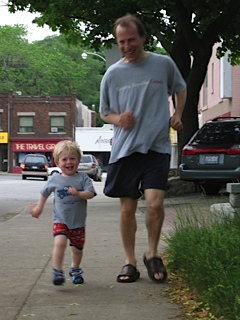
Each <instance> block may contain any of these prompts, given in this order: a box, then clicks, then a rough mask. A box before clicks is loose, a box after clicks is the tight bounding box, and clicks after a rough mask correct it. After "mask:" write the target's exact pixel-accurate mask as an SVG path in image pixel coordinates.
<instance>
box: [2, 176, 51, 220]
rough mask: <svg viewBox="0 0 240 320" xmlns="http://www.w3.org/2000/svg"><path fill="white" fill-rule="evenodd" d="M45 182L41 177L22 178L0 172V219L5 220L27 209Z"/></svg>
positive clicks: (34, 200) (36, 197) (35, 199)
mask: <svg viewBox="0 0 240 320" xmlns="http://www.w3.org/2000/svg"><path fill="white" fill-rule="evenodd" d="M44 183H45V181H44V180H41V179H39V180H38V179H27V180H22V176H21V175H16V174H7V173H1V174H0V221H5V220H8V219H9V218H11V217H12V216H14V215H16V214H17V213H19V212H21V211H22V210H27V207H28V205H30V204H33V203H35V202H36V201H37V199H38V196H39V190H40V189H41V187H42V186H43V184H44Z"/></svg>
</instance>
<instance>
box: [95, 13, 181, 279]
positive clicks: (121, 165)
mask: <svg viewBox="0 0 240 320" xmlns="http://www.w3.org/2000/svg"><path fill="white" fill-rule="evenodd" d="M114 33H115V36H116V40H117V44H118V47H119V49H120V50H121V52H122V55H123V58H122V59H121V60H120V61H118V62H117V63H115V64H113V65H112V66H111V67H110V68H109V69H108V70H107V72H106V73H105V75H104V77H103V79H102V83H101V100H100V113H101V118H102V119H103V120H104V121H105V122H108V123H111V124H113V125H114V136H113V140H112V152H111V156H110V160H109V166H108V172H107V179H106V184H105V187H104V193H105V195H107V196H109V197H118V198H120V214H119V223H120V231H121V236H122V242H123V247H124V251H125V254H126V261H125V265H124V266H123V268H122V270H121V272H120V273H119V275H118V276H117V281H118V282H121V283H127V282H134V281H136V280H137V279H138V278H139V277H140V273H139V271H138V269H137V261H136V257H135V235H136V230H137V223H136V218H135V212H136V209H137V200H138V198H139V197H140V196H141V194H142V193H144V196H145V200H146V205H147V212H146V221H145V222H146V227H147V231H148V248H147V250H146V252H145V254H144V258H143V261H144V264H145V266H146V268H147V270H148V276H149V278H150V279H151V280H153V281H155V282H163V281H164V280H165V279H166V277H167V272H166V269H165V267H164V265H163V263H162V259H161V258H160V257H159V256H158V243H159V238H160V233H161V228H162V224H163V220H164V207H163V200H164V195H165V190H166V186H167V180H168V172H169V164H170V154H171V142H170V138H169V128H170V126H171V127H172V128H174V129H175V130H180V129H182V122H181V116H182V112H183V108H184V104H185V100H186V84H185V82H184V80H183V78H182V76H181V74H180V72H179V70H178V69H177V67H176V65H175V63H174V62H173V61H172V60H171V59H170V58H169V57H167V56H162V55H158V54H154V53H151V52H147V51H145V50H144V49H143V45H144V42H145V41H146V31H145V28H144V26H143V24H142V23H141V21H140V20H139V19H137V18H136V17H135V16H133V15H130V14H128V15H126V16H124V17H121V18H119V19H118V20H117V21H116V22H115V26H114ZM172 94H176V109H175V113H174V115H173V116H172V117H171V118H170V111H169V103H168V98H169V96H170V95H172Z"/></svg>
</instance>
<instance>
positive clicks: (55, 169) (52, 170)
mask: <svg viewBox="0 0 240 320" xmlns="http://www.w3.org/2000/svg"><path fill="white" fill-rule="evenodd" d="M55 173H62V170H61V169H60V168H58V167H49V168H48V175H49V176H52V175H53V174H55Z"/></svg>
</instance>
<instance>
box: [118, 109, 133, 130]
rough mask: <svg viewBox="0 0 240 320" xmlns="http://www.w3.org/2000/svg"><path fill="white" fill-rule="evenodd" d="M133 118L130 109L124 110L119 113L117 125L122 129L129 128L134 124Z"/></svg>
mask: <svg viewBox="0 0 240 320" xmlns="http://www.w3.org/2000/svg"><path fill="white" fill-rule="evenodd" d="M134 120H135V119H134V116H133V113H132V111H125V112H123V113H121V114H119V118H118V124H117V125H118V126H119V127H121V128H124V129H131V128H132V127H133V126H134Z"/></svg>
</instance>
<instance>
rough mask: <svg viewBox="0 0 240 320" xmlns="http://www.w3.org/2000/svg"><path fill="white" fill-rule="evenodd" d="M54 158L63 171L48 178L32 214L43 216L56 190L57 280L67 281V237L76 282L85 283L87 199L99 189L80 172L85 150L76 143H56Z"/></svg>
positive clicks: (54, 224)
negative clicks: (44, 209) (48, 201)
mask: <svg viewBox="0 0 240 320" xmlns="http://www.w3.org/2000/svg"><path fill="white" fill-rule="evenodd" d="M53 158H54V161H55V163H56V165H57V166H58V167H59V168H60V169H61V170H62V173H61V174H55V175H53V176H52V178H51V179H49V180H48V182H47V183H46V184H45V186H44V187H43V188H42V189H41V191H40V193H41V195H40V197H39V200H38V203H37V205H36V206H35V207H33V208H31V210H30V213H31V215H32V217H34V218H39V216H40V215H41V213H42V211H43V208H44V205H45V203H46V201H47V198H48V197H49V196H50V194H51V193H52V192H54V202H53V228H52V231H53V236H54V246H53V251H52V260H53V283H54V284H55V285H61V284H63V283H64V282H65V277H64V272H63V270H62V263H63V258H64V252H65V249H66V246H67V240H69V244H70V246H71V251H72V263H71V268H70V270H69V275H70V276H71V277H72V282H73V283H74V284H81V283H83V282H84V279H83V277H82V273H83V271H82V269H81V268H80V263H81V261H82V254H83V253H82V252H83V247H84V243H85V222H86V216H87V199H91V198H93V197H94V196H96V192H95V189H94V187H93V184H92V180H91V179H90V178H89V177H88V176H87V175H86V174H85V173H79V172H77V168H78V165H79V162H80V160H81V151H80V149H79V147H78V145H77V144H76V143H75V142H72V141H69V140H64V141H61V142H59V143H58V144H56V146H55V148H54V151H53Z"/></svg>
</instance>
